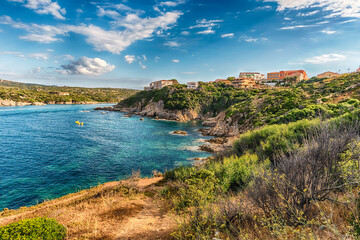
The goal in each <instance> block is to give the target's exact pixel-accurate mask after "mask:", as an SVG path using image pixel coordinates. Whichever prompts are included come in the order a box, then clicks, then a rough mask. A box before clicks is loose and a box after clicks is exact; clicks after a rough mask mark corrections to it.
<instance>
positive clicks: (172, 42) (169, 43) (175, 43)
mask: <svg viewBox="0 0 360 240" xmlns="http://www.w3.org/2000/svg"><path fill="white" fill-rule="evenodd" d="M164 46H168V47H180V43H178V42H175V41H168V42H166V43H164Z"/></svg>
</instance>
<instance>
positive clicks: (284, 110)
mask: <svg viewBox="0 0 360 240" xmlns="http://www.w3.org/2000/svg"><path fill="white" fill-rule="evenodd" d="M359 81H360V75H359V74H344V75H341V76H339V77H338V78H335V79H332V80H331V81H328V80H326V79H317V78H315V79H310V80H308V81H302V82H300V83H298V84H294V85H288V86H286V87H274V88H264V89H259V88H249V89H238V88H234V87H233V86H229V85H226V84H224V83H215V84H211V83H203V82H200V83H199V87H198V88H197V89H187V87H186V85H184V84H176V85H173V86H167V87H164V88H162V89H158V90H150V91H140V92H138V93H136V94H134V95H132V96H130V97H128V98H126V99H124V100H122V101H120V102H119V103H118V104H117V105H115V106H113V107H109V108H99V110H109V111H123V112H128V113H131V114H137V115H140V116H146V117H153V118H156V119H166V120H175V121H182V122H185V121H192V120H196V121H202V122H203V123H202V124H203V125H204V126H206V127H208V128H206V129H202V130H201V131H202V132H203V133H204V134H205V135H210V136H215V137H234V136H238V135H239V134H241V133H244V132H246V131H249V130H252V129H256V128H260V127H262V126H265V125H272V124H283V123H290V122H296V121H298V120H302V119H313V118H316V117H318V116H320V115H321V116H326V117H337V116H340V115H341V114H344V113H346V112H350V111H352V110H354V109H356V108H357V107H358V105H359V101H358V100H356V99H358V98H359V96H358V95H359V93H358V91H357V89H356V88H353V87H352V86H356V84H358V82H359Z"/></svg>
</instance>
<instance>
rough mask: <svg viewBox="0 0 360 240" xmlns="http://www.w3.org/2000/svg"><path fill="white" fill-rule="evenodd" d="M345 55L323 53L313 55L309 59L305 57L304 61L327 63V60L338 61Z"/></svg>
mask: <svg viewBox="0 0 360 240" xmlns="http://www.w3.org/2000/svg"><path fill="white" fill-rule="evenodd" d="M345 59H346V56H344V55H341V54H335V53H333V54H323V55H321V56H315V57H312V58H309V59H306V60H305V62H306V63H311V64H324V63H329V62H338V61H341V60H345Z"/></svg>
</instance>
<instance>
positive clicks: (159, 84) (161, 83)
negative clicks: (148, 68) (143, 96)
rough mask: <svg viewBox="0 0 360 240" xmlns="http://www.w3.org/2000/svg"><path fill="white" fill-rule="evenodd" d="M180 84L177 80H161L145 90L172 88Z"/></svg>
mask: <svg viewBox="0 0 360 240" xmlns="http://www.w3.org/2000/svg"><path fill="white" fill-rule="evenodd" d="M176 83H178V81H177V80H160V81H155V82H152V83H150V86H149V87H145V88H144V90H154V89H162V88H163V87H166V86H171V85H174V84H176Z"/></svg>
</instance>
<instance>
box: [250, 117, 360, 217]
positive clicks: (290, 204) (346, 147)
mask: <svg viewBox="0 0 360 240" xmlns="http://www.w3.org/2000/svg"><path fill="white" fill-rule="evenodd" d="M359 130H360V128H359V125H357V124H355V125H353V126H346V125H341V126H340V127H335V126H334V125H330V124H322V125H319V127H317V128H316V129H314V130H313V131H312V132H311V133H310V134H309V135H308V136H307V137H306V138H304V139H303V140H302V143H303V144H302V147H301V148H298V149H296V150H292V151H290V152H289V153H287V154H282V155H280V156H278V157H277V158H276V159H275V164H274V167H273V168H272V169H271V170H267V171H264V173H263V174H262V175H261V176H259V177H257V178H256V179H255V180H254V182H253V185H252V187H251V188H250V190H249V196H250V198H251V199H252V200H253V201H254V203H256V204H257V205H258V206H259V207H260V208H261V209H262V210H263V211H264V212H265V213H266V214H267V215H268V216H271V215H273V214H277V215H278V216H282V217H283V219H285V221H286V222H287V223H290V224H302V222H303V221H304V218H307V217H311V214H313V213H312V203H313V202H319V201H325V200H330V201H331V200H334V201H335V199H336V198H333V197H334V196H332V194H333V193H335V192H339V191H343V190H345V189H346V187H348V186H352V185H354V186H355V185H358V184H359V176H360V175H359V161H360V155H359V154H358V153H359V150H358V147H359V144H358V138H359V136H360V134H359Z"/></svg>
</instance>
